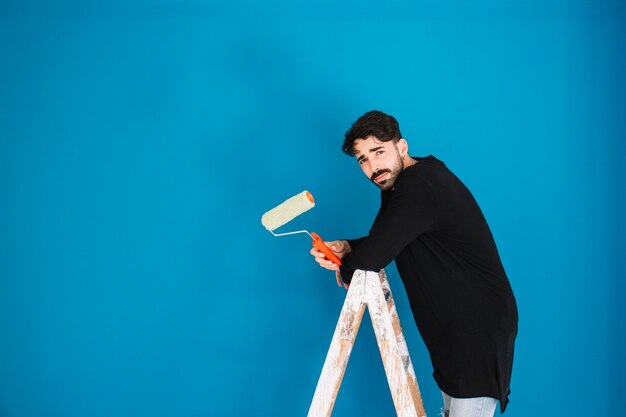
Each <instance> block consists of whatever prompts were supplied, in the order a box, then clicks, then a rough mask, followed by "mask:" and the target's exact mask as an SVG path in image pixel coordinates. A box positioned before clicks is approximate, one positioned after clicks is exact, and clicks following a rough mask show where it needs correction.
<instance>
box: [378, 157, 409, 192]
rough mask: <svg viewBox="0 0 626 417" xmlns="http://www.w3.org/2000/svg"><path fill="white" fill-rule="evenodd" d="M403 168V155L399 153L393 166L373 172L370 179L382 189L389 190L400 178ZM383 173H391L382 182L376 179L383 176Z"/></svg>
mask: <svg viewBox="0 0 626 417" xmlns="http://www.w3.org/2000/svg"><path fill="white" fill-rule="evenodd" d="M403 169H404V164H403V163H402V157H401V156H400V154H399V153H398V154H397V158H396V160H395V161H394V162H393V164H392V166H391V168H385V169H381V170H380V171H377V172H375V173H373V174H372V175H371V176H370V180H371V181H372V182H373V183H374V185H376V186H377V187H378V188H380V189H381V190H389V189H390V188H393V186H394V185H395V183H396V180H397V179H398V175H400V173H401V172H402V170H403ZM383 174H389V175H388V176H387V178H385V179H384V180H382V181H380V182H378V181H376V179H377V178H378V177H380V176H382V175H383Z"/></svg>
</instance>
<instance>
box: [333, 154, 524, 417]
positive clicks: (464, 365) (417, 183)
mask: <svg viewBox="0 0 626 417" xmlns="http://www.w3.org/2000/svg"><path fill="white" fill-rule="evenodd" d="M414 159H415V160H416V161H418V162H417V163H416V164H414V165H412V166H410V167H408V168H406V169H405V170H404V171H402V173H401V174H400V175H399V176H398V179H397V180H396V183H395V185H394V189H393V190H386V191H382V192H381V206H380V210H379V212H378V215H377V216H376V219H375V220H374V224H373V226H372V228H371V230H370V233H369V235H368V236H366V237H363V238H360V239H355V240H348V242H349V243H350V246H351V247H352V252H351V253H349V254H348V255H346V256H345V257H344V258H343V259H342V265H341V275H342V278H343V280H344V281H345V282H348V283H349V282H350V280H351V279H352V274H353V273H354V271H355V270H356V269H363V270H369V271H379V270H380V269H382V268H384V267H385V266H386V265H387V264H389V263H390V262H391V261H392V260H394V259H395V261H396V266H397V268H398V272H399V273H400V276H401V278H402V281H403V283H404V287H405V289H406V292H407V296H408V299H409V302H410V305H411V309H412V310H413V316H414V318H415V322H416V324H417V327H418V329H419V332H420V334H421V336H422V338H423V339H424V343H425V344H426V347H427V348H428V351H429V353H430V357H431V361H432V364H433V369H434V373H433V376H434V378H435V380H436V381H437V384H438V385H439V388H441V390H442V391H444V392H445V393H446V394H448V395H450V396H452V397H455V398H472V397H493V398H496V399H498V400H499V401H500V410H501V412H504V410H505V409H506V405H507V403H508V394H509V393H510V390H509V383H510V380H511V368H512V365H513V345H514V341H515V336H516V335H517V306H516V303H515V297H514V296H513V292H512V290H511V286H510V284H509V281H508V279H507V276H506V273H505V272H504V268H503V267H502V263H501V261H500V257H499V255H498V250H497V248H496V245H495V242H494V240H493V236H492V235H491V231H490V230H489V226H488V225H487V222H486V221H485V218H484V216H483V214H482V212H481V210H480V208H479V207H478V204H477V203H476V201H475V200H474V197H473V196H472V194H471V193H470V192H469V190H468V189H467V188H466V187H465V185H464V184H463V183H462V182H461V181H460V180H459V179H458V178H457V177H456V176H455V175H454V174H453V173H452V172H451V171H450V170H449V169H448V168H447V167H446V166H445V164H444V163H443V162H441V161H439V160H438V159H436V158H435V157H433V156H428V157H425V158H414Z"/></svg>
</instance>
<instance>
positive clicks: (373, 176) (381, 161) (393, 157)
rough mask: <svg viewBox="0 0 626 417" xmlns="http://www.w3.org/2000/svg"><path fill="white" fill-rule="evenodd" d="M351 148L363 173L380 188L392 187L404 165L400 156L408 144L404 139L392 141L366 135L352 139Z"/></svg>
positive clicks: (404, 153)
mask: <svg viewBox="0 0 626 417" xmlns="http://www.w3.org/2000/svg"><path fill="white" fill-rule="evenodd" d="M353 149H354V156H355V157H356V160H357V162H358V163H359V165H360V166H361V169H362V170H363V173H364V174H365V175H367V177H368V178H369V179H370V180H371V181H372V182H373V183H374V184H375V185H376V186H378V187H379V188H380V189H381V190H388V189H390V188H392V187H393V185H394V184H395V182H396V179H397V178H398V175H400V173H401V172H402V170H403V169H404V168H405V167H406V166H405V164H404V162H403V160H402V157H403V156H406V154H407V151H408V145H407V143H406V141H405V140H404V139H400V140H399V141H398V142H397V143H394V142H393V141H391V140H390V141H387V142H382V141H380V140H378V138H376V137H375V136H368V137H367V138H365V139H357V140H356V141H354V145H353Z"/></svg>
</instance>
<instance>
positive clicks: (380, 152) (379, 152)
mask: <svg viewBox="0 0 626 417" xmlns="http://www.w3.org/2000/svg"><path fill="white" fill-rule="evenodd" d="M384 153H385V151H382V150H381V151H376V155H382V154H384Z"/></svg>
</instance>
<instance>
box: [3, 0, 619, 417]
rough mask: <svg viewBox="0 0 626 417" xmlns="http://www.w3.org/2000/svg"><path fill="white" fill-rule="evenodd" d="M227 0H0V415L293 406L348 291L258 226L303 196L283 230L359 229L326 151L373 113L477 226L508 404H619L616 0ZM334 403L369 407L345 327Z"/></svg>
mask: <svg viewBox="0 0 626 417" xmlns="http://www.w3.org/2000/svg"><path fill="white" fill-rule="evenodd" d="M229 4H230V5H226V4H222V3H207V2H200V1H192V0H187V1H183V2H175V1H167V0H161V1H157V2H132V3H131V4H130V5H129V4H127V3H126V2H122V1H117V2H111V3H109V5H107V6H104V5H101V4H99V3H98V2H92V4H90V3H85V2H78V1H57V2H36V1H20V2H17V1H4V2H2V4H1V5H0V57H1V58H0V80H1V81H0V416H3V417H4V416H6V417H25V416H29V417H30V416H64V417H79V416H80V417H82V416H92V417H97V416H174V415H176V416H233V415H236V416H297V415H305V414H306V412H307V410H308V406H309V404H310V401H311V398H312V395H313V391H314V389H315V384H316V382H317V378H318V376H319V372H320V370H321V367H322V364H323V360H324V357H325V355H326V350H327V348H328V345H329V343H330V338H331V336H332V332H333V330H334V326H335V322H336V319H337V316H338V314H339V310H340V309H341V305H342V302H343V297H344V294H345V293H344V292H343V291H342V290H340V289H338V288H337V287H336V285H335V284H334V277H333V275H332V274H330V273H327V272H326V271H324V270H321V269H318V268H316V266H315V264H314V263H313V261H312V260H311V258H310V256H309V254H308V251H309V245H310V242H309V240H308V239H307V238H306V237H302V236H292V237H284V238H274V237H272V236H271V235H270V234H269V233H268V232H267V231H266V230H265V229H264V228H263V227H262V226H261V224H260V216H261V214H262V213H263V212H265V211H266V210H268V209H270V208H272V207H273V206H275V205H276V204H278V203H279V202H281V201H282V200H284V199H285V198H287V197H290V196H291V195H293V194H295V193H297V192H299V191H301V190H303V189H308V190H310V191H311V192H312V193H313V194H314V196H315V197H316V201H317V206H316V208H315V209H314V210H312V211H310V212H308V213H307V214H305V215H303V216H300V217H299V218H297V219H296V220H294V222H293V223H291V224H290V225H289V227H287V226H286V227H285V230H286V229H291V230H295V229H296V228H300V227H304V228H308V229H310V230H314V231H316V232H318V233H319V234H321V235H322V236H323V237H325V238H327V239H333V238H338V237H356V236H359V235H361V234H364V233H366V231H367V230H368V229H369V225H370V222H371V220H372V217H373V216H374V214H375V213H376V210H377V206H378V192H377V190H376V189H375V187H373V186H372V185H371V184H369V183H368V181H367V180H366V179H365V178H364V177H363V176H362V174H361V173H360V171H359V169H358V167H357V165H356V163H355V161H354V160H352V159H350V158H347V157H345V156H344V155H343V154H341V152H340V144H341V141H342V136H343V133H344V132H345V130H346V129H347V128H348V127H349V125H350V123H351V122H352V121H353V120H354V119H356V117H358V116H359V115H360V114H362V113H363V112H365V111H367V110H370V109H373V108H376V109H381V110H383V111H386V112H388V113H391V114H393V115H395V116H396V117H397V118H398V120H399V121H400V123H401V127H402V131H403V133H404V136H405V137H406V138H407V140H408V141H409V143H410V147H411V151H412V153H413V154H415V155H427V154H434V155H436V156H437V157H439V158H440V159H442V160H444V161H445V162H446V163H447V164H448V166H449V167H450V168H451V169H452V170H453V171H455V172H456V173H457V175H459V176H460V177H461V178H462V179H463V180H464V181H465V183H466V184H467V185H468V186H469V187H470V189H471V190H472V191H473V193H474V194H475V196H476V198H477V200H478V201H479V203H480V204H481V206H482V208H483V211H484V212H485V214H486V216H487V219H488V221H489V223H490V225H491V227H492V230H493V233H494V235H495V237H496V241H497V243H498V247H499V250H500V252H501V256H502V258H503V261H504V263H505V266H506V269H507V272H508V274H509V277H510V280H511V283H512V285H513V288H514V291H515V293H516V296H517V299H518V304H519V311H520V334H519V338H518V342H517V350H516V362H515V367H514V373H513V382H512V395H511V403H510V406H509V409H508V410H507V413H506V415H508V416H509V417H516V416H529V415H533V416H549V415H582V414H585V415H613V416H615V415H626V414H625V413H624V412H623V407H618V398H619V397H621V398H623V397H624V395H626V388H625V386H626V385H625V384H624V380H623V375H624V373H626V364H625V361H624V357H623V352H624V351H626V341H625V336H624V334H625V331H626V329H625V325H624V323H625V319H624V317H626V309H625V308H624V307H623V306H624V303H623V295H624V293H625V290H626V285H625V284H624V277H625V276H626V268H625V266H624V261H623V258H624V254H625V253H626V250H625V248H626V245H625V242H624V236H625V235H626V223H625V221H624V219H623V213H624V212H626V202H625V197H624V194H625V193H624V189H625V186H624V183H625V182H624V177H625V170H624V167H623V158H624V156H625V154H626V153H625V147H624V138H625V137H626V122H625V118H624V109H625V108H626V107H625V105H626V103H625V98H624V97H626V94H625V93H626V85H625V83H624V77H623V74H624V73H626V62H625V58H624V56H625V55H624V51H625V50H626V29H625V28H626V25H625V20H626V19H625V17H626V9H625V8H624V6H623V5H621V4H620V3H619V2H617V1H616V2H612V1H602V2H590V1H589V2H587V1H573V2H561V1H557V2H550V3H546V2H530V3H529V2H516V1H508V2H491V1H486V0H483V1H480V2H474V6H472V7H470V6H468V5H466V4H465V3H464V2H455V1H444V2H426V1H419V2H399V1H398V2H391V3H389V2H388V3H384V4H383V3H382V2H381V4H378V3H376V2H364V1H358V2H357V1H343V2H339V3H336V2H321V3H320V2H308V1H299V2H291V1H290V2H283V3H280V2H264V3H261V2H252V1H247V2H246V1H239V2H235V3H229ZM388 271H389V274H390V280H391V285H392V289H393V290H394V294H395V297H396V303H397V305H398V308H399V311H400V317H401V320H402V322H403V325H404V329H405V333H406V336H407V340H408V344H409V348H410V350H411V354H412V358H413V362H414V365H415V368H416V372H417V374H418V380H419V382H420V386H421V389H422V393H423V395H424V399H425V403H426V407H427V411H428V413H429V415H431V416H434V415H437V412H438V410H439V407H440V402H441V401H440V396H439V392H438V390H437V387H436V385H435V384H434V382H433V380H432V378H431V376H430V373H431V372H432V369H431V367H430V362H429V360H428V355H427V353H426V351H425V350H424V347H423V345H422V342H421V340H420V338H419V335H418V334H417V331H416V329H415V326H414V324H413V321H412V317H411V314H410V310H409V309H408V305H407V300H406V297H405V295H404V293H403V288H402V283H401V282H400V280H399V278H398V276H397V273H396V271H395V267H393V266H390V267H389V268H388ZM620 413H621V414H620ZM333 415H334V416H354V415H365V416H382V415H393V405H392V401H391V396H390V394H389V390H388V388H387V383H386V380H385V376H384V371H383V368H382V363H381V361H380V358H379V354H378V348H377V346H376V344H375V341H374V335H373V332H372V330H371V325H370V324H369V320H368V319H367V318H365V319H364V321H363V325H362V329H361V332H360V333H359V336H358V338H357V343H356V346H355V348H354V351H353V356H352V359H351V361H350V363H349V366H348V370H347V373H346V376H345V378H344V382H343V385H342V388H341V391H340V394H339V397H338V401H337V404H336V407H335V412H334V414H333Z"/></svg>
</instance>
